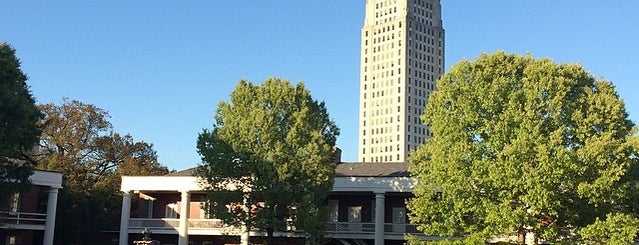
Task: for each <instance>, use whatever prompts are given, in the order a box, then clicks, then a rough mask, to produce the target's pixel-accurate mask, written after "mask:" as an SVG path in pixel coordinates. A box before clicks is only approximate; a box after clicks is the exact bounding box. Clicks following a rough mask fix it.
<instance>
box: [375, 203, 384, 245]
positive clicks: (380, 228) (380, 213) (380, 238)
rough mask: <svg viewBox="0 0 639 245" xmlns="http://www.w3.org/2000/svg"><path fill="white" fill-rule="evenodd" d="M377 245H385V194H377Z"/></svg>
mask: <svg viewBox="0 0 639 245" xmlns="http://www.w3.org/2000/svg"><path fill="white" fill-rule="evenodd" d="M375 245H384V192H375Z"/></svg>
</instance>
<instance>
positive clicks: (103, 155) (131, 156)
mask: <svg viewBox="0 0 639 245" xmlns="http://www.w3.org/2000/svg"><path fill="white" fill-rule="evenodd" d="M40 109H41V110H42V112H43V113H44V115H45V116H44V118H43V119H42V120H41V121H40V124H41V125H42V128H43V133H42V138H41V141H40V145H39V146H38V147H37V148H36V149H35V150H34V151H33V152H31V153H30V154H29V159H30V161H31V162H33V163H34V164H35V165H37V167H38V168H40V169H46V170H53V171H58V172H61V173H62V174H63V187H64V188H63V189H62V190H61V191H60V196H59V204H58V206H59V207H61V208H60V209H59V210H58V212H59V213H58V214H59V217H64V218H62V219H57V223H58V224H57V225H56V243H57V244H90V243H92V242H95V241H97V240H100V232H101V231H104V230H113V229H115V228H117V225H118V224H119V223H118V222H119V221H118V218H119V212H120V209H121V200H122V199H121V193H120V191H119V189H120V188H119V186H120V177H121V176H122V175H162V174H166V173H168V170H167V168H166V167H165V166H162V165H161V164H159V163H158V162H157V153H156V152H155V150H153V145H152V144H148V143H146V142H136V141H134V139H133V137H132V136H131V135H128V134H127V135H124V136H122V135H120V134H118V133H116V132H113V129H112V126H111V123H110V122H109V121H108V118H109V115H108V113H107V112H106V111H105V110H103V109H101V108H99V107H96V106H94V105H91V104H86V103H82V102H80V101H76V100H67V99H65V100H64V101H63V103H62V104H61V105H55V104H43V105H40Z"/></svg>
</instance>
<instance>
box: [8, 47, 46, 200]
mask: <svg viewBox="0 0 639 245" xmlns="http://www.w3.org/2000/svg"><path fill="white" fill-rule="evenodd" d="M15 53H16V52H15V50H14V49H13V48H12V47H11V46H10V45H9V44H7V43H0V211H2V209H3V207H7V205H6V203H7V202H8V197H10V196H11V194H12V193H15V192H20V191H22V190H25V189H26V188H28V187H29V184H30V181H29V176H31V174H32V173H33V170H32V168H33V166H31V165H29V164H28V163H26V162H25V161H24V156H23V152H25V151H27V150H30V149H31V148H32V147H33V146H35V145H36V144H37V143H38V139H39V137H40V134H41V130H40V128H38V127H37V126H36V122H37V121H38V120H40V117H41V116H40V111H39V110H38V108H37V107H36V105H35V100H34V99H33V96H32V95H31V92H29V87H28V86H27V83H26V81H27V76H26V75H25V74H24V73H23V72H22V70H21V69H20V60H19V59H18V58H17V57H16V54H15Z"/></svg>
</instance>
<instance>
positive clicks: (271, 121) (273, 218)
mask: <svg viewBox="0 0 639 245" xmlns="http://www.w3.org/2000/svg"><path fill="white" fill-rule="evenodd" d="M215 123H216V124H215V125H214V127H213V129H212V130H204V132H202V133H201V134H200V135H199V137H198V143H197V147H198V151H199V153H200V154H201V156H202V160H203V164H202V165H201V166H200V167H199V171H198V174H199V176H201V177H202V178H203V180H204V181H203V183H204V185H205V187H206V188H207V189H208V204H209V207H210V209H209V211H210V213H211V214H212V215H214V216H216V217H219V218H222V219H224V220H225V221H226V222H227V223H228V224H233V225H245V226H246V227H248V228H249V229H252V228H260V229H263V230H265V231H266V232H267V233H268V238H269V239H268V242H269V243H270V242H271V241H272V239H271V238H272V235H273V231H276V230H287V227H290V226H294V227H295V228H296V229H297V230H303V231H305V232H307V233H308V234H309V235H311V236H317V235H318V234H320V232H321V231H322V230H323V226H324V221H325V220H324V215H325V212H322V208H323V205H322V202H323V199H324V198H325V197H326V195H327V194H328V193H329V191H330V190H331V188H332V186H333V173H334V166H333V164H332V163H333V162H334V158H333V154H332V147H333V146H334V145H335V141H336V137H337V136H338V134H339V130H338V128H337V127H336V125H335V123H334V122H333V121H331V119H330V118H329V115H328V112H327V110H326V108H325V105H324V103H323V102H321V103H320V102H317V101H316V100H314V99H313V98H312V97H311V94H310V92H309V91H308V90H306V88H305V87H304V85H303V84H302V83H298V84H297V85H292V84H291V83H290V82H288V81H284V80H280V79H277V78H269V79H267V80H266V81H265V82H264V83H263V84H261V85H255V84H253V83H250V82H246V81H243V80H242V81H240V82H239V83H238V84H237V87H236V88H235V90H234V91H233V92H232V93H231V99H230V102H220V103H219V104H218V108H217V111H216V114H215Z"/></svg>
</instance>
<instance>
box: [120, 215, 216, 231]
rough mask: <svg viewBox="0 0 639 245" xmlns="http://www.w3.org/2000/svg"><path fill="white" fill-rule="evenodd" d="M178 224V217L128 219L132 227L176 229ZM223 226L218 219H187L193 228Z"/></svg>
mask: <svg viewBox="0 0 639 245" xmlns="http://www.w3.org/2000/svg"><path fill="white" fill-rule="evenodd" d="M179 226H180V220H179V219H170V218H162V219H143V218H131V219H129V228H132V229H138V228H139V229H144V228H149V229H155V230H176V229H178V227H179ZM223 227H224V223H223V222H222V221H221V220H219V219H189V228H193V229H221V228H223Z"/></svg>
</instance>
